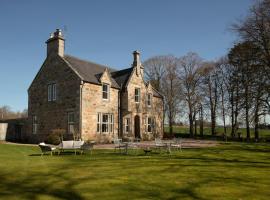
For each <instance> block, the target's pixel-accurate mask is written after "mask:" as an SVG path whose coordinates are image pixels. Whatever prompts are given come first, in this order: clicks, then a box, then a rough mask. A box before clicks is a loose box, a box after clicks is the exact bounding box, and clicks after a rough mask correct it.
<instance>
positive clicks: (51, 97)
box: [47, 82, 57, 102]
mask: <svg viewBox="0 0 270 200" xmlns="http://www.w3.org/2000/svg"><path fill="white" fill-rule="evenodd" d="M47 97H48V101H49V102H51V101H56V99H57V85H56V83H55V82H53V83H49V84H48V86H47Z"/></svg>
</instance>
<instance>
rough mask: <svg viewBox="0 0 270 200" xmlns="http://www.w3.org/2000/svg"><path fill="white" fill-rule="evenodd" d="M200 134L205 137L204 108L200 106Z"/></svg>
mask: <svg viewBox="0 0 270 200" xmlns="http://www.w3.org/2000/svg"><path fill="white" fill-rule="evenodd" d="M200 136H201V137H203V108H202V105H201V106H200Z"/></svg>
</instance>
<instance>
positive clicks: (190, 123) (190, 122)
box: [188, 113, 194, 137]
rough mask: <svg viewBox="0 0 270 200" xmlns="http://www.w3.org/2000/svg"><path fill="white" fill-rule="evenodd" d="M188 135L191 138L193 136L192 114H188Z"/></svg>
mask: <svg viewBox="0 0 270 200" xmlns="http://www.w3.org/2000/svg"><path fill="white" fill-rule="evenodd" d="M188 117H189V134H190V137H193V136H194V134H193V116H192V113H189V116H188Z"/></svg>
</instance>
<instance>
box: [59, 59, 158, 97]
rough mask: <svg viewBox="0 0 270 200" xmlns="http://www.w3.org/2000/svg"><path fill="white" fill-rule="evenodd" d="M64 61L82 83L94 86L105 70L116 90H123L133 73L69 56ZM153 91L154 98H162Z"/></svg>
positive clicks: (130, 69)
mask: <svg viewBox="0 0 270 200" xmlns="http://www.w3.org/2000/svg"><path fill="white" fill-rule="evenodd" d="M64 60H65V61H66V62H67V63H68V64H69V66H70V67H71V68H72V69H73V70H74V71H75V72H76V73H77V74H78V75H79V76H80V77H81V78H82V80H83V81H86V82H89V83H94V84H101V83H100V77H101V75H102V74H103V72H104V70H105V69H106V68H107V69H108V71H109V73H110V74H111V81H112V87H114V88H117V89H123V88H124V87H125V86H126V84H127V82H128V79H129V77H130V75H131V74H132V71H133V67H130V68H127V69H123V70H119V71H116V70H115V69H113V68H109V67H107V66H105V65H100V64H97V63H93V62H90V61H85V60H82V59H80V58H76V57H74V56H70V55H65V56H64ZM153 91H154V93H153V95H154V96H156V97H160V98H163V97H162V95H161V94H159V92H157V91H156V90H155V89H154V90H153Z"/></svg>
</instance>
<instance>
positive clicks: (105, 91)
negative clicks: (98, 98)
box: [102, 83, 110, 100]
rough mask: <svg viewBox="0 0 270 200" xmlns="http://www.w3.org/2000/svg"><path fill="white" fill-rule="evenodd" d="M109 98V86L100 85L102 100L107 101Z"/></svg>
mask: <svg viewBox="0 0 270 200" xmlns="http://www.w3.org/2000/svg"><path fill="white" fill-rule="evenodd" d="M109 96H110V86H109V84H105V83H103V84H102V99H104V100H109Z"/></svg>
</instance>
